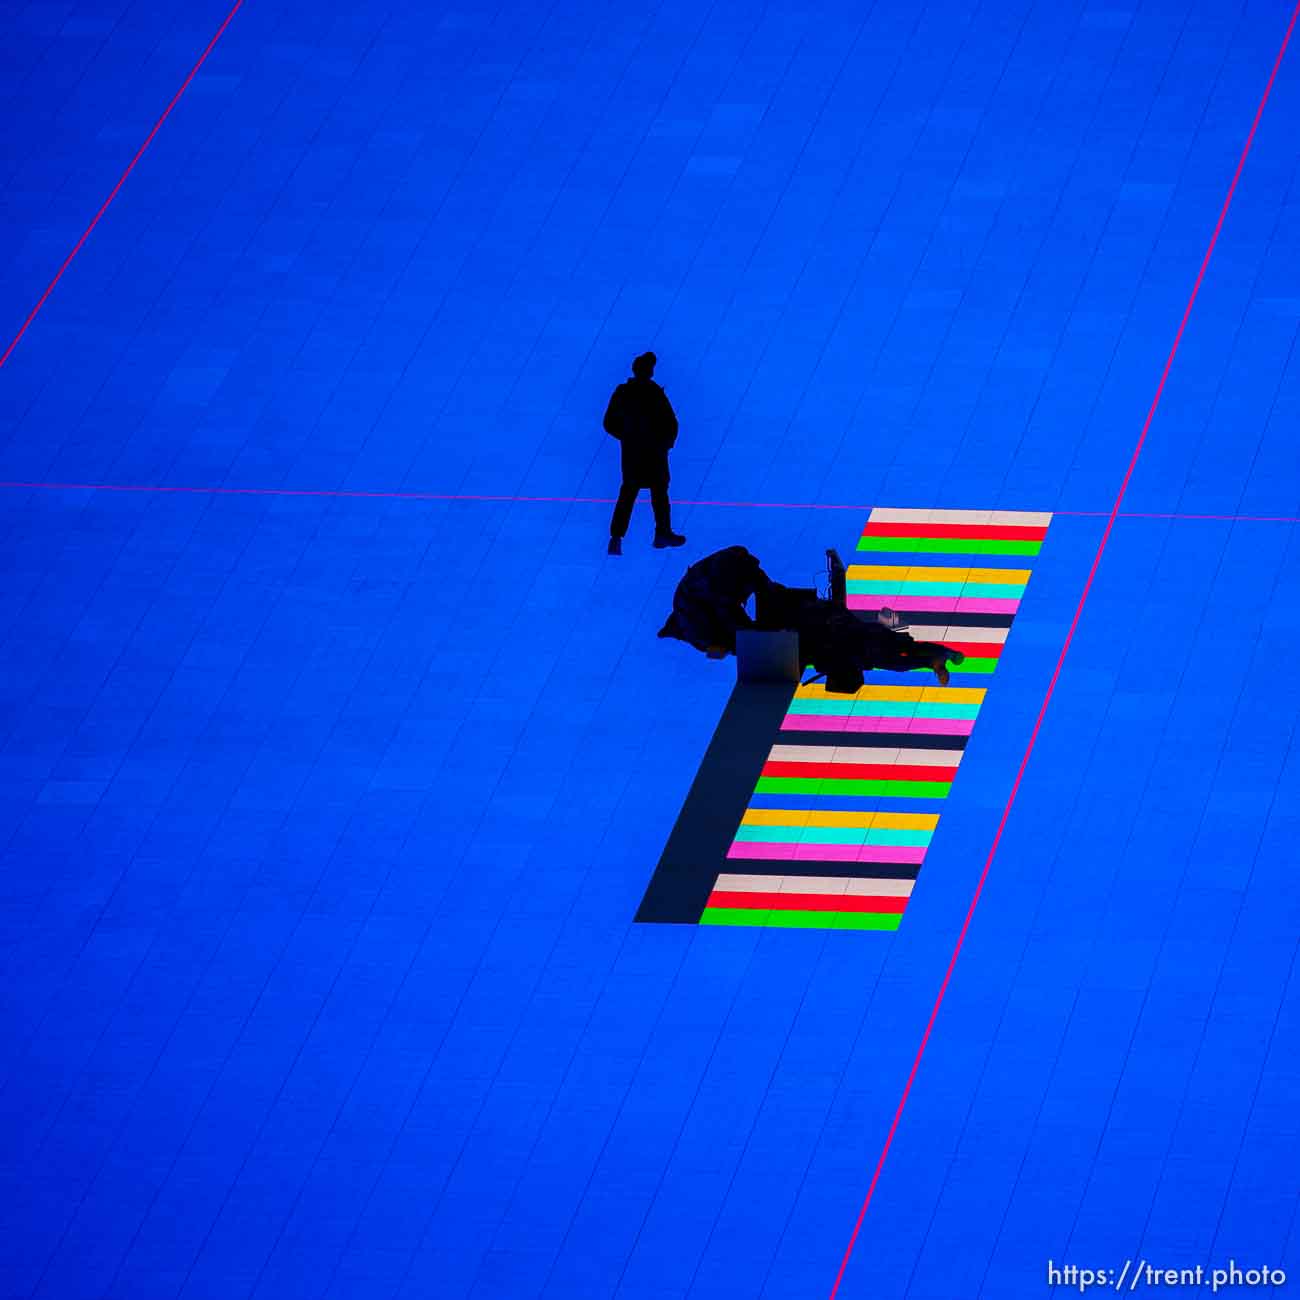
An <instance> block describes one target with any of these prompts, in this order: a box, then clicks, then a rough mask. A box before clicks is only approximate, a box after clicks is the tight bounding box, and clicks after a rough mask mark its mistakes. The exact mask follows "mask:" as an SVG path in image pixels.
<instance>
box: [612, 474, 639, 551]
mask: <svg viewBox="0 0 1300 1300" xmlns="http://www.w3.org/2000/svg"><path fill="white" fill-rule="evenodd" d="M640 490H641V489H640V488H638V487H637V486H636V485H635V484H634V483H629V482H627V480H626V479H625V480H624V481H623V482H622V483H621V484H620V485H619V489H618V500H617V501H616V502H615V503H614V514H613V516H612V517H611V519H610V521H609V535H610V537H612V538H613V539H614V540H615V541H620V540H622V538H623V537H624V536H625V534H626V533H627V526H628V524H630V523H631V522H632V507H633V506H634V505H636V499H637V494H638V493H639V492H640Z"/></svg>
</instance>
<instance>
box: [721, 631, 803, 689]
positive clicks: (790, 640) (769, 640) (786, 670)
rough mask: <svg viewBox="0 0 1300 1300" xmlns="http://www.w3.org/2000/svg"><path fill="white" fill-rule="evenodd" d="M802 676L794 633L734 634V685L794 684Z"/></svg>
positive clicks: (797, 640)
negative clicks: (747, 683)
mask: <svg viewBox="0 0 1300 1300" xmlns="http://www.w3.org/2000/svg"><path fill="white" fill-rule="evenodd" d="M802 675H803V673H802V670H801V668H800V665H799V634H798V633H797V632H756V631H754V630H752V629H743V630H742V631H739V632H737V633H736V679H737V681H741V682H793V683H797V682H798V681H799V678H800V677H801V676H802Z"/></svg>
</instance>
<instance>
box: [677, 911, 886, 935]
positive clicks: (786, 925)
mask: <svg viewBox="0 0 1300 1300" xmlns="http://www.w3.org/2000/svg"><path fill="white" fill-rule="evenodd" d="M902 919H903V914H902V913H901V912H800V911H793V910H791V911H788V912H787V911H785V910H783V909H781V908H772V909H770V910H763V909H759V908H745V907H706V908H705V909H704V912H703V914H702V915H701V917H700V924H701V925H757V926H763V927H764V928H766V929H769V930H770V929H782V930H897V929H898V926H899V922H900V921H902Z"/></svg>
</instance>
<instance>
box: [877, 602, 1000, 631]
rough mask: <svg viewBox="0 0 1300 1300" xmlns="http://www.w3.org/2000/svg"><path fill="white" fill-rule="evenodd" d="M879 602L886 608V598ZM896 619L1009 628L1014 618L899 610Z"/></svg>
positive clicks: (929, 625) (936, 610) (930, 623)
mask: <svg viewBox="0 0 1300 1300" xmlns="http://www.w3.org/2000/svg"><path fill="white" fill-rule="evenodd" d="M881 600H882V601H883V602H884V605H885V606H888V604H889V597H888V596H882V597H881ZM853 612H854V613H855V614H865V613H866V612H867V611H866V610H864V609H856V610H854V611H853ZM898 617H899V619H900V620H901V624H912V623H916V624H922V623H923V624H925V625H926V626H927V627H933V626H939V627H1010V626H1011V624H1012V623H1013V622H1015V618H1016V616H1015V615H1014V614H954V613H952V612H951V611H949V610H943V609H900V610H899V611H898ZM901 624H900V628H899V630H900V631H903V632H906V631H907V628H906V627H905V626H902V625H901Z"/></svg>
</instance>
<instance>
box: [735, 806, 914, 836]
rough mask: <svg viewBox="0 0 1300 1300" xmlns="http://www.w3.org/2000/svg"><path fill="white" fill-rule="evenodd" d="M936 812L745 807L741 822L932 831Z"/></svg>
mask: <svg viewBox="0 0 1300 1300" xmlns="http://www.w3.org/2000/svg"><path fill="white" fill-rule="evenodd" d="M938 824H939V814H938V813H891V812H822V811H820V810H816V811H814V810H812V809H807V808H804V809H800V808H790V809H784V808H747V809H745V816H744V820H743V821H742V822H741V825H742V826H842V827H858V828H863V829H865V828H867V827H874V828H875V829H876V830H891V831H932V830H934V828H935V827H936V826H938Z"/></svg>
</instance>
